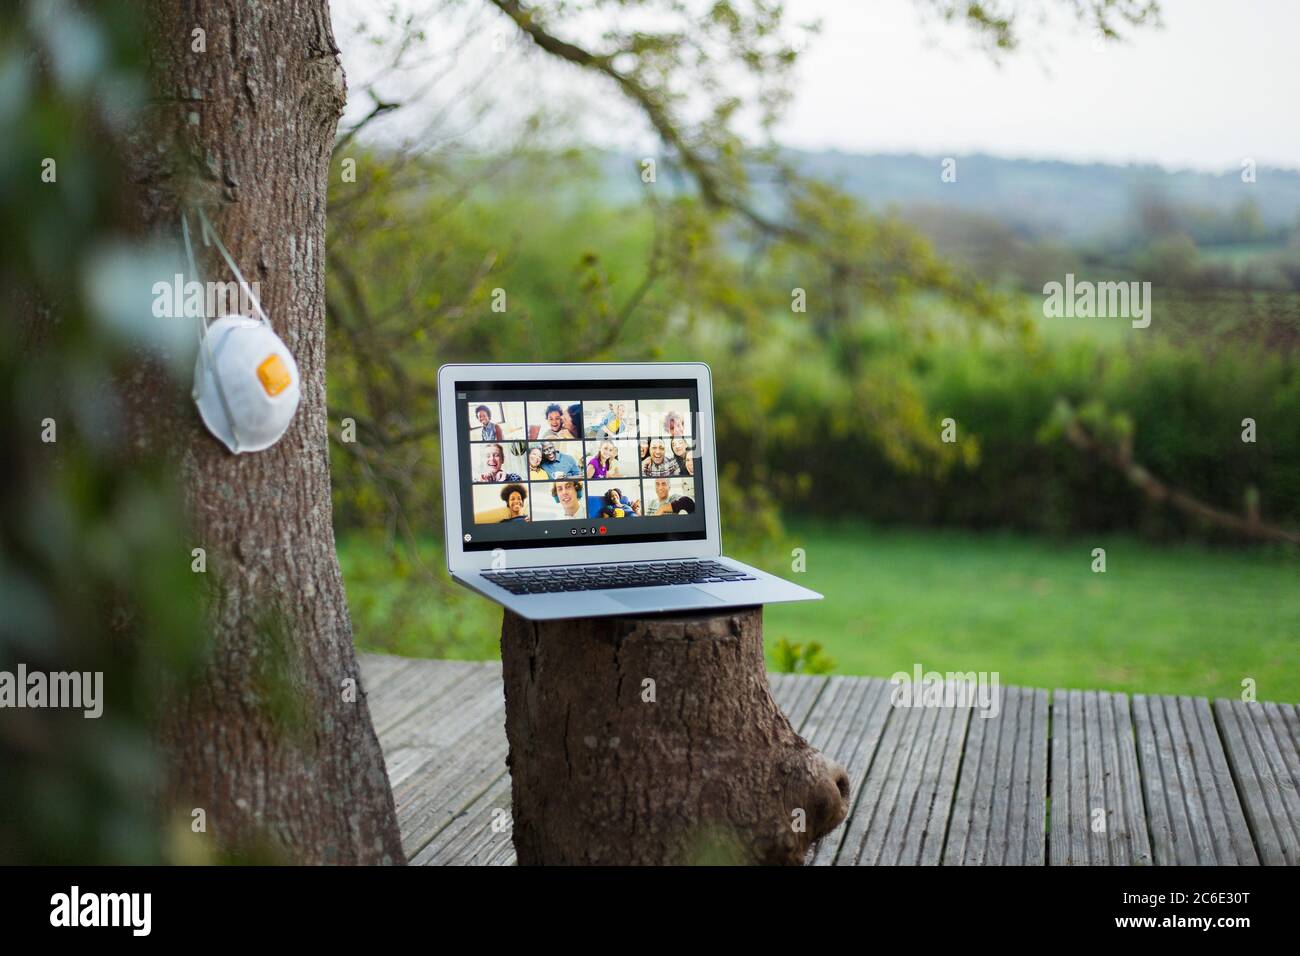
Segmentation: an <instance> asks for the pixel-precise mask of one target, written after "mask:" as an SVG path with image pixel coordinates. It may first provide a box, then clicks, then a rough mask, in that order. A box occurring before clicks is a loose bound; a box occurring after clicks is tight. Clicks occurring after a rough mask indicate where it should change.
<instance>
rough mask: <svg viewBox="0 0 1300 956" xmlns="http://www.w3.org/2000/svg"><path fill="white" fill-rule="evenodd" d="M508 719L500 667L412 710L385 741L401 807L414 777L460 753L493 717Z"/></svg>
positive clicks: (482, 672)
mask: <svg viewBox="0 0 1300 956" xmlns="http://www.w3.org/2000/svg"><path fill="white" fill-rule="evenodd" d="M494 713H495V714H496V715H497V716H498V718H499V719H500V720H504V704H503V702H502V699H501V675H500V672H499V670H498V668H497V667H491V666H488V667H482V668H479V669H477V670H475V671H473V672H470V673H467V674H465V676H464V677H462V678H461V679H460V680H458V681H457V682H456V683H454V684H452V685H451V686H450V687H446V688H444V689H443V692H442V693H440V694H438V695H437V696H435V697H434V698H433V699H431V700H429V701H428V703H427V704H426V705H425V706H424V707H422V708H417V709H415V710H412V711H410V712H409V713H407V714H406V715H404V717H403V718H402V720H401V722H400V723H396V724H393V725H391V726H389V728H388V729H387V730H386V731H385V732H384V733H383V734H382V735H381V736H380V746H381V747H382V748H383V751H384V760H385V762H386V763H387V764H388V779H389V784H390V785H391V786H392V787H393V792H394V796H395V799H396V800H397V801H398V802H401V801H402V800H403V799H404V797H405V792H406V790H407V788H408V778H409V777H410V776H411V775H412V774H413V773H417V772H418V771H419V769H420V768H421V767H423V766H425V765H427V764H428V763H429V761H430V760H431V759H434V758H436V757H437V756H438V755H439V754H445V753H448V752H456V751H457V750H459V749H460V748H461V740H462V738H463V737H464V736H465V735H466V734H468V733H470V732H471V731H472V729H473V728H474V727H476V726H477V725H478V724H479V722H481V721H482V720H484V719H486V718H487V717H488V716H489V715H491V714H494Z"/></svg>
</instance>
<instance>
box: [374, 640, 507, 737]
mask: <svg viewBox="0 0 1300 956" xmlns="http://www.w3.org/2000/svg"><path fill="white" fill-rule="evenodd" d="M483 667H484V664H482V663H480V662H478V661H434V660H419V659H416V660H408V661H406V662H405V664H404V665H402V666H401V667H399V668H397V669H396V670H395V671H393V672H392V673H390V674H388V675H387V677H386V678H385V680H384V684H383V688H384V691H383V694H381V695H379V696H378V697H377V698H374V699H371V700H370V719H371V720H372V721H373V722H374V725H375V733H377V734H378V735H379V736H380V738H381V739H382V738H383V736H384V734H385V733H387V732H388V731H389V730H390V729H391V728H392V727H394V726H396V725H397V724H399V723H401V722H402V721H403V720H405V719H406V718H407V717H409V716H410V715H411V714H413V713H420V712H421V711H423V710H424V709H425V708H426V707H427V706H428V705H429V702H430V701H432V700H435V699H436V698H437V697H439V696H440V695H442V694H444V693H446V692H447V691H448V690H449V689H450V688H452V687H454V686H455V685H456V684H457V683H459V682H460V681H461V680H463V679H465V678H466V677H468V676H469V675H471V674H473V673H475V672H477V671H481V670H482V668H483ZM362 676H363V680H364V672H363V675H362Z"/></svg>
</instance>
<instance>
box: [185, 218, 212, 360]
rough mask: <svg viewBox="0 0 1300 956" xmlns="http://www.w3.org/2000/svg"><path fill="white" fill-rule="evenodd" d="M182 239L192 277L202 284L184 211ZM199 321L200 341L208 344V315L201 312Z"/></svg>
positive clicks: (210, 356)
mask: <svg viewBox="0 0 1300 956" xmlns="http://www.w3.org/2000/svg"><path fill="white" fill-rule="evenodd" d="M181 238H183V239H184V240H185V258H186V259H188V260H189V263H190V276H191V277H192V278H193V279H194V281H195V282H198V283H200V284H202V282H203V277H202V276H201V275H199V267H198V264H197V263H196V262H195V261H194V247H193V246H191V245H190V220H189V217H188V216H186V215H185V210H184V209H182V210H181ZM198 319H199V341H200V342H206V341H207V338H208V336H207V331H208V318H207V316H206V315H204V314H203V313H202V312H200V313H199V315H198ZM208 358H212V351H211V349H209V350H208Z"/></svg>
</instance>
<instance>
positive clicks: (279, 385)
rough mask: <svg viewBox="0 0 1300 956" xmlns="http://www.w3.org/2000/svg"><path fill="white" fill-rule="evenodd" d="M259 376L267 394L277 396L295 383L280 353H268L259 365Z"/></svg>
mask: <svg viewBox="0 0 1300 956" xmlns="http://www.w3.org/2000/svg"><path fill="white" fill-rule="evenodd" d="M257 378H258V380H259V381H260V382H261V383H262V388H264V389H266V394H268V395H270V396H272V397H275V396H276V395H279V394H280V393H281V392H283V391H284V390H285V389H286V388H288V387H289V386H290V385H291V384H293V376H292V375H290V374H289V369H288V368H286V367H285V364H284V361H283V360H282V359H281V358H280V356H278V355H274V354H272V355H268V356H267V357H266V358H265V359H264V360H263V361H262V364H261V365H259V366H258V367H257Z"/></svg>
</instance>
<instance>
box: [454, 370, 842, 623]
mask: <svg viewBox="0 0 1300 956" xmlns="http://www.w3.org/2000/svg"><path fill="white" fill-rule="evenodd" d="M438 414H439V420H440V422H441V427H442V435H443V443H442V484H443V505H444V509H443V510H444V515H445V530H446V542H447V567H448V570H449V571H450V572H451V576H452V577H453V578H454V579H455V580H456V581H458V582H459V583H461V584H463V585H464V586H466V587H468V588H470V589H471V590H473V591H477V592H478V593H479V594H481V595H483V596H484V597H486V598H488V599H490V600H493V601H496V602H497V603H498V604H501V605H503V606H504V607H507V608H509V609H510V610H511V611H514V612H515V613H516V614H518V615H520V616H521V617H524V618H528V619H530V620H535V621H545V620H555V619H560V618H579V617H609V616H622V615H642V614H658V613H674V612H683V611H708V610H719V609H722V608H727V607H744V606H753V605H760V604H777V603H782V602H787V601H810V600H817V599H820V598H821V595H820V594H818V593H817V592H816V591H811V590H809V589H808V588H805V587H801V586H799V585H797V584H793V583H791V582H789V581H785V580H783V579H781V578H778V577H776V576H774V575H771V574H767V573H766V572H764V571H761V570H759V569H758V568H754V567H750V566H749V565H747V564H743V563H741V562H739V561H737V560H735V559H734V558H729V557H727V556H725V555H724V554H723V553H722V528H721V522H720V509H719V497H718V494H719V488H718V463H717V458H716V455H715V452H714V448H715V441H714V419H713V385H712V378H711V373H710V371H709V367H708V366H707V365H704V364H702V363H694V362H690V363H601V364H538V365H445V366H443V367H442V368H441V369H439V371H438Z"/></svg>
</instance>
